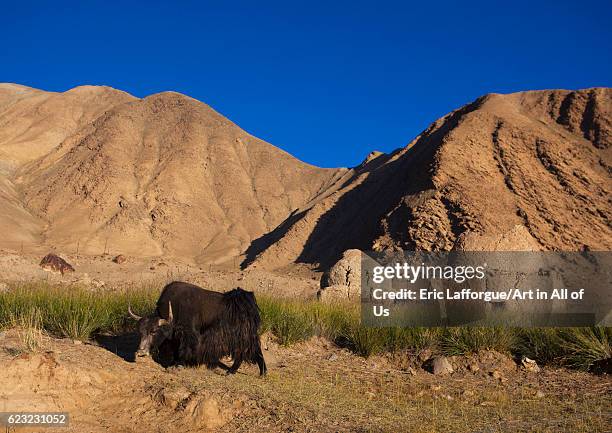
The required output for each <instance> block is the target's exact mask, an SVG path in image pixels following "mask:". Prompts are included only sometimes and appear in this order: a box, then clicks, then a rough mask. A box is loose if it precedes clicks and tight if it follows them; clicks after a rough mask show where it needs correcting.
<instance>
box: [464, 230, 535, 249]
mask: <svg viewBox="0 0 612 433" xmlns="http://www.w3.org/2000/svg"><path fill="white" fill-rule="evenodd" d="M453 249H454V250H455V251H541V250H542V247H541V246H540V244H539V242H538V241H537V240H536V239H535V238H534V237H533V236H532V235H531V233H530V232H529V229H527V227H525V226H523V225H520V224H517V225H515V226H514V227H513V228H512V229H510V230H508V231H506V232H503V233H488V234H481V233H477V232H474V231H467V232H464V233H462V234H460V235H459V237H458V238H457V241H456V242H455V245H454V247H453Z"/></svg>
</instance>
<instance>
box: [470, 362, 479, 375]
mask: <svg viewBox="0 0 612 433" xmlns="http://www.w3.org/2000/svg"><path fill="white" fill-rule="evenodd" d="M468 370H470V371H471V372H472V373H476V372H478V371H480V367H479V366H478V364H476V363H475V362H474V363H472V364H470V365H468Z"/></svg>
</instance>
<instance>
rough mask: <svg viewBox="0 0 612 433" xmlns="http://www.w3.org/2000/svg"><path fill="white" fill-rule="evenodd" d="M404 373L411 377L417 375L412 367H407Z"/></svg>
mask: <svg viewBox="0 0 612 433" xmlns="http://www.w3.org/2000/svg"><path fill="white" fill-rule="evenodd" d="M404 371H405V372H406V373H407V374H409V375H411V376H416V374H417V372H416V370H415V369H414V368H412V367H408V368H406V369H405V370H404Z"/></svg>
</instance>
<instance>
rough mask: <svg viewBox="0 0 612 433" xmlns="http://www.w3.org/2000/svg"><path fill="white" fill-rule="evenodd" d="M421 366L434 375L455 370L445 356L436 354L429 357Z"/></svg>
mask: <svg viewBox="0 0 612 433" xmlns="http://www.w3.org/2000/svg"><path fill="white" fill-rule="evenodd" d="M423 368H425V370H427V371H429V372H430V373H432V374H434V375H436V376H438V375H445V374H451V373H453V372H454V371H455V370H454V369H453V366H452V365H451V363H450V361H449V360H448V358H446V357H445V356H436V357H435V358H432V359H430V360H429V361H427V362H426V363H425V365H424V366H423Z"/></svg>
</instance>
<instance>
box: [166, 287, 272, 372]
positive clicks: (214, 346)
mask: <svg viewBox="0 0 612 433" xmlns="http://www.w3.org/2000/svg"><path fill="white" fill-rule="evenodd" d="M260 323H261V319H260V317H259V309H258V307H257V303H256V301H255V295H253V293H252V292H247V291H245V290H242V289H240V288H237V289H234V290H231V291H229V292H227V293H225V294H224V295H223V300H222V305H221V308H220V310H219V311H218V314H217V315H216V317H215V318H214V319H213V320H211V321H210V323H209V324H208V325H207V326H205V327H202V328H201V329H200V330H194V329H193V328H185V327H177V328H176V329H175V338H176V339H178V341H179V349H178V358H179V359H180V360H181V361H182V362H184V363H185V364H187V365H201V364H204V365H206V366H208V367H210V368H213V367H216V366H218V365H220V361H221V358H223V357H224V356H228V355H229V356H231V357H232V358H233V360H234V364H233V365H232V367H231V368H230V369H229V370H228V372H229V373H234V372H235V371H236V370H237V369H238V368H239V367H240V364H241V363H242V362H243V361H244V362H250V363H257V365H258V366H259V372H260V374H265V373H266V363H265V361H264V359H263V354H262V352H261V346H260V342H259V335H258V330H259V326H260Z"/></svg>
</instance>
